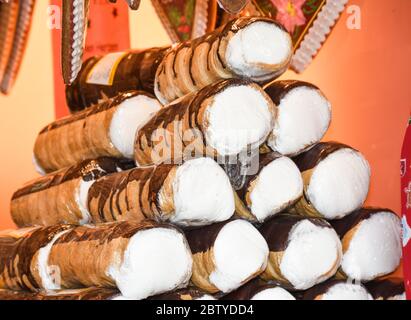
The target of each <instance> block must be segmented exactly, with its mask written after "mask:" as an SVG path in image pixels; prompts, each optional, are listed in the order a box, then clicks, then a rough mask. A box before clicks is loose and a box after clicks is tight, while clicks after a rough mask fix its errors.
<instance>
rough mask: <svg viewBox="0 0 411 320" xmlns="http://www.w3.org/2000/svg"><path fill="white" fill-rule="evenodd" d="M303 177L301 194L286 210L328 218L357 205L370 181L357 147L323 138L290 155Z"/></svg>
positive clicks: (352, 209)
mask: <svg viewBox="0 0 411 320" xmlns="http://www.w3.org/2000/svg"><path fill="white" fill-rule="evenodd" d="M294 161H295V163H296V164H297V166H298V168H299V169H300V171H301V173H302V176H303V180H304V196H303V197H302V198H301V199H300V201H298V202H297V203H296V205H295V206H294V207H293V208H292V209H290V210H289V211H290V212H292V213H298V214H301V215H304V216H312V217H321V218H325V219H328V220H333V219H339V218H342V217H345V216H346V215H348V214H350V213H351V212H353V211H355V210H357V209H359V208H361V206H362V205H363V203H364V201H365V199H366V198H367V194H368V189H369V185H370V168H369V165H368V162H367V160H366V159H365V158H364V156H363V155H362V154H361V153H360V152H358V151H357V150H354V149H352V148H351V147H349V146H346V145H343V144H340V143H337V142H323V143H319V144H317V145H316V146H315V147H313V148H312V149H310V150H308V151H306V152H305V153H302V154H300V155H299V156H297V157H295V158H294Z"/></svg>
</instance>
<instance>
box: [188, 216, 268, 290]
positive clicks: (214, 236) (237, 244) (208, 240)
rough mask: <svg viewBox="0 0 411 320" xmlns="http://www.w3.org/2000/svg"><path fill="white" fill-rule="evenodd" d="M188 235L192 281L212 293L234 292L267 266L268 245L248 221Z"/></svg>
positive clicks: (236, 221) (233, 222)
mask: <svg viewBox="0 0 411 320" xmlns="http://www.w3.org/2000/svg"><path fill="white" fill-rule="evenodd" d="M186 236H187V241H188V243H189V245H190V248H191V251H192V253H193V260H194V262H193V275H192V277H191V282H192V283H193V284H194V285H195V286H196V287H198V288H200V289H202V290H204V291H206V292H208V293H212V294H214V293H221V292H222V293H228V292H230V291H233V290H235V289H237V288H238V287H240V286H241V285H243V284H244V283H246V282H247V281H249V280H251V279H252V278H254V277H256V276H258V275H259V274H260V273H261V272H262V271H263V270H264V269H265V267H266V265H267V255H268V247H267V243H266V242H265V241H264V239H263V237H262V236H261V234H260V233H259V232H258V230H257V229H256V228H254V227H253V225H252V224H251V223H249V222H247V221H244V220H231V221H226V222H220V223H217V224H213V225H211V226H207V227H203V228H201V229H194V230H190V231H187V232H186Z"/></svg>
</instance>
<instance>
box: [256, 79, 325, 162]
mask: <svg viewBox="0 0 411 320" xmlns="http://www.w3.org/2000/svg"><path fill="white" fill-rule="evenodd" d="M264 90H265V91H266V92H267V94H268V95H269V96H270V98H271V99H272V100H273V101H274V103H275V104H276V105H277V106H278V116H277V119H276V122H275V124H274V128H273V131H272V134H271V135H270V136H269V138H268V140H267V144H268V146H269V147H270V148H271V149H272V150H274V151H276V152H279V153H281V154H283V155H288V156H295V155H297V154H300V153H302V152H303V151H305V150H308V149H309V148H311V147H312V146H313V145H314V144H316V143H318V142H319V141H320V140H321V139H322V138H323V137H324V135H325V133H326V131H327V129H328V127H329V126H330V122H331V103H330V102H329V101H328V100H327V98H326V97H325V96H324V94H323V93H322V92H321V91H320V89H318V88H317V87H316V86H314V85H313V84H310V83H307V82H302V81H296V80H284V81H276V82H272V83H270V84H268V85H266V86H265V87H264Z"/></svg>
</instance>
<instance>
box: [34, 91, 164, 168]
mask: <svg viewBox="0 0 411 320" xmlns="http://www.w3.org/2000/svg"><path fill="white" fill-rule="evenodd" d="M159 109H160V104H159V103H158V101H157V100H155V99H154V98H153V97H151V96H150V95H148V94H146V93H143V92H139V91H134V92H128V93H124V94H121V95H119V96H117V97H116V98H113V99H110V100H108V101H106V102H103V103H101V104H98V105H95V106H93V107H92V108H89V109H87V110H85V111H83V112H81V113H78V114H76V115H74V116H68V117H66V118H63V119H60V120H57V121H55V122H52V123H51V124H49V125H48V126H47V127H45V128H44V129H43V130H42V131H41V132H40V134H39V135H38V137H37V139H36V143H35V146H34V156H35V162H36V163H37V164H38V166H39V167H40V168H42V169H43V170H44V171H45V172H51V171H55V170H58V169H61V168H65V167H68V166H71V165H74V164H76V163H78V162H80V161H83V160H86V159H95V158H98V157H103V156H108V157H114V158H127V159H132V158H133V149H134V138H135V134H136V132H137V131H138V129H139V128H140V127H141V126H142V125H144V123H146V121H147V120H148V119H150V118H151V117H152V116H153V114H154V113H155V112H156V111H157V110H159Z"/></svg>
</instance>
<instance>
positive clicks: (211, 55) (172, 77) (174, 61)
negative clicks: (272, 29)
mask: <svg viewBox="0 0 411 320" xmlns="http://www.w3.org/2000/svg"><path fill="white" fill-rule="evenodd" d="M257 21H264V22H267V23H272V24H275V25H276V26H277V27H279V28H281V29H283V28H282V27H281V26H280V25H278V24H277V23H276V22H274V20H272V19H269V18H256V17H251V18H250V17H242V18H238V19H235V20H232V21H230V22H229V23H227V24H226V25H224V26H222V27H220V28H218V29H216V30H214V31H213V32H211V33H209V34H206V35H205V36H203V37H200V38H197V39H195V40H192V41H186V42H182V43H180V44H178V45H176V46H175V47H173V48H172V49H171V50H169V51H168V52H167V54H166V56H165V57H164V58H163V60H162V61H161V63H160V65H159V67H158V69H157V73H156V79H155V93H156V96H157V98H158V99H159V100H160V101H161V102H163V103H167V102H171V101H173V100H175V99H177V98H179V97H182V96H184V95H186V94H188V93H190V92H195V91H198V90H199V89H201V88H203V87H205V86H207V85H209V84H211V83H213V82H216V81H218V80H220V79H227V78H232V77H236V76H238V75H236V73H235V72H234V71H233V70H231V69H230V66H229V65H228V63H227V61H226V57H225V52H226V49H227V44H228V41H229V40H230V39H231V38H232V37H233V36H234V34H235V33H236V32H238V31H239V30H241V29H243V28H245V27H247V26H248V25H250V24H252V23H254V22H257ZM290 60H291V52H290V57H289V59H288V60H286V61H284V63H282V64H281V65H276V66H272V65H261V66H260V67H261V68H262V69H267V75H265V76H263V77H261V78H258V77H257V78H253V80H254V81H259V82H268V81H270V80H273V79H274V78H276V77H278V76H279V75H281V74H282V73H284V72H285V71H286V69H287V67H288V64H289V62H290ZM240 76H241V75H240Z"/></svg>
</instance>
